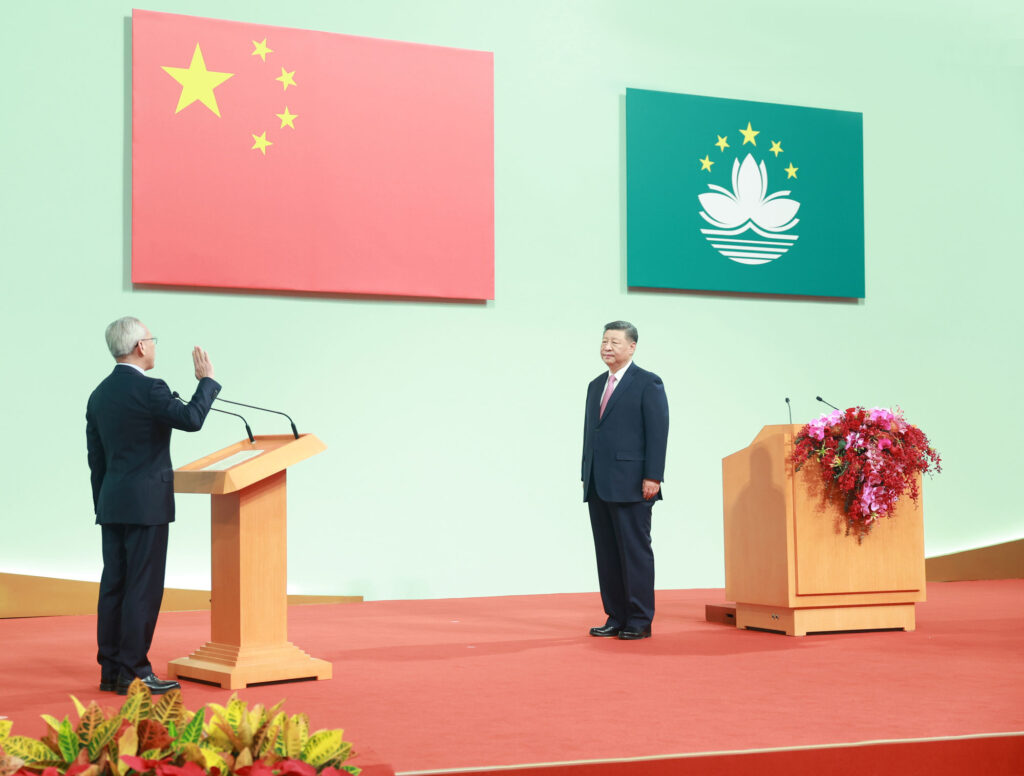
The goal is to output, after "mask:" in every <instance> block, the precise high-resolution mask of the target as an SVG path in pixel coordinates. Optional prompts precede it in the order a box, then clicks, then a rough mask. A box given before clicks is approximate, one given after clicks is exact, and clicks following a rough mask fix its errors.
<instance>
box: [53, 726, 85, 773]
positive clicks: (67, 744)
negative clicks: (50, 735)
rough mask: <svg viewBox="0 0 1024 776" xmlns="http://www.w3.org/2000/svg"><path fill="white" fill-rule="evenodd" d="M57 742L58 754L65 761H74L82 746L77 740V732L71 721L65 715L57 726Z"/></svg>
mask: <svg viewBox="0 0 1024 776" xmlns="http://www.w3.org/2000/svg"><path fill="white" fill-rule="evenodd" d="M57 744H58V746H60V754H61V756H62V757H63V758H64V762H66V763H71V762H74V759H75V758H76V757H78V752H79V750H81V748H82V742H81V741H79V740H78V734H77V733H76V732H75V729H74V728H73V727H71V722H70V720H68V718H67V717H64V719H63V720H62V721H61V722H60V724H59V726H58V728H57Z"/></svg>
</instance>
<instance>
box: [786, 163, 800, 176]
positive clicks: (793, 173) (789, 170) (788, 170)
mask: <svg viewBox="0 0 1024 776" xmlns="http://www.w3.org/2000/svg"><path fill="white" fill-rule="evenodd" d="M799 169H800V168H799V167H794V166H793V163H792V162H790V163H789V167H787V168H786V179H787V180H788V179H789V178H795V177H796V171H797V170H799Z"/></svg>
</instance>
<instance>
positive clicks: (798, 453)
mask: <svg viewBox="0 0 1024 776" xmlns="http://www.w3.org/2000/svg"><path fill="white" fill-rule="evenodd" d="M808 461H814V462H817V463H818V464H819V473H820V476H821V481H822V483H823V485H824V486H825V490H824V496H825V498H826V499H829V498H836V499H840V500H841V501H840V503H841V504H842V510H843V515H844V517H845V519H846V533H847V535H849V534H850V533H853V534H855V535H856V536H857V541H858V542H859V541H860V540H861V539H862V537H864V536H866V535H867V534H868V533H870V532H871V527H872V526H873V525H874V524H875V522H876V521H877V520H878V519H879V518H882V517H889V516H890V515H891V514H892V510H893V509H894V507H895V504H896V501H897V500H898V499H899V498H900V496H902V495H903V494H905V493H907V494H909V495H910V498H911V499H913V500H914V501H915V502H916V501H917V499H918V497H919V495H920V493H919V491H918V475H919V474H925V473H931V472H933V471H935V472H940V471H942V458H941V457H940V456H939V454H938V452H937V451H936V450H935V448H933V447H932V446H931V444H930V443H929V442H928V437H927V436H925V434H924V432H923V431H921V429H919V428H918V427H917V426H912V425H911V424H909V423H907V421H906V420H904V418H903V412H902V410H900V409H899V408H898V407H897V408H896V410H895V411H893V410H887V409H880V408H878V407H875V408H872V409H870V410H865V409H864V408H863V407H851V408H850V409H848V410H846V412H842V411H840V410H835V411H834V412H831V413H828V414H825V415H822V416H821V417H819V418H816V419H815V420H812V421H811V422H810V423H808V424H807V425H805V426H804V427H803V428H802V429H800V431H799V433H798V434H797V436H796V439H795V441H794V445H793V453H792V455H791V456H790V462H791V463H792V464H793V466H794V470H795V471H799V470H800V469H801V467H803V465H804V464H806V463H807V462H808Z"/></svg>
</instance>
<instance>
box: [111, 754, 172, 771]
mask: <svg viewBox="0 0 1024 776" xmlns="http://www.w3.org/2000/svg"><path fill="white" fill-rule="evenodd" d="M121 759H122V760H124V761H125V762H126V763H127V764H128V765H129V766H130V767H131V769H132V770H133V771H138V772H139V773H143V772H144V771H151V770H153V769H154V768H155V767H157V766H158V765H160V763H162V762H163V760H148V759H146V758H145V757H137V756H135V755H133V754H125V755H122V756H121Z"/></svg>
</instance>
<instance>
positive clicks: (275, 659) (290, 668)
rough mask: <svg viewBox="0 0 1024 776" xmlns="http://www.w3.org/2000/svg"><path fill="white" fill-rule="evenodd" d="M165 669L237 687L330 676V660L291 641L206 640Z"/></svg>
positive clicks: (183, 676)
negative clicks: (244, 642)
mask: <svg viewBox="0 0 1024 776" xmlns="http://www.w3.org/2000/svg"><path fill="white" fill-rule="evenodd" d="M167 673H168V675H169V676H170V677H171V678H174V679H198V680H199V681H201V682H211V683H213V684H219V685H220V686H221V687H223V688H224V689H226V690H238V689H241V688H243V687H245V686H246V685H249V684H255V683H258V682H281V681H288V680H292V679H331V678H332V676H333V672H332V668H331V664H330V663H329V662H327V661H326V660H320V659H319V658H315V657H310V656H309V655H307V654H306V653H305V652H303V651H302V650H301V649H299V648H298V647H296V646H295V645H294V644H292V643H291V642H286V643H284V644H270V645H265V646H244V647H239V646H237V645H234V644H217V643H214V642H212V641H210V642H207V643H206V644H204V645H203V646H201V647H200V648H199V649H197V650H196V651H195V652H193V653H192V654H191V655H189V656H188V657H181V658H178V659H177V660H172V661H171V662H170V663H168V665H167Z"/></svg>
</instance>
